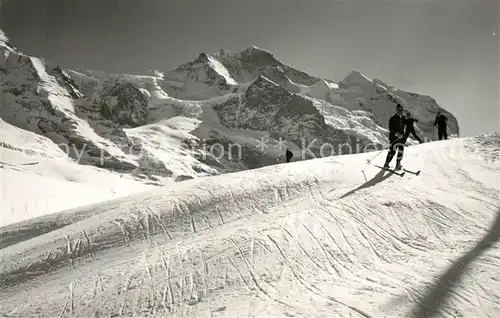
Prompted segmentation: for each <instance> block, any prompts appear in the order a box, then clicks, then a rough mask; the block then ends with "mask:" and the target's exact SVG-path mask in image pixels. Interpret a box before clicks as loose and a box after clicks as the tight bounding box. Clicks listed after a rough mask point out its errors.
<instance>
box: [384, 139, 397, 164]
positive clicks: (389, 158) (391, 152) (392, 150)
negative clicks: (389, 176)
mask: <svg viewBox="0 0 500 318" xmlns="http://www.w3.org/2000/svg"><path fill="white" fill-rule="evenodd" d="M389 141H390V142H391V144H390V145H389V152H388V153H387V157H386V158H385V166H387V165H389V162H391V161H392V158H393V157H394V155H395V154H396V148H395V145H394V143H395V141H394V140H390V139H389Z"/></svg>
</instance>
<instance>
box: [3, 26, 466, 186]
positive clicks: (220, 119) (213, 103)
mask: <svg viewBox="0 0 500 318" xmlns="http://www.w3.org/2000/svg"><path fill="white" fill-rule="evenodd" d="M1 34H2V35H3V40H1V42H0V50H2V51H3V54H1V56H2V57H3V59H0V72H2V74H4V75H5V76H3V79H0V96H1V97H2V99H1V103H0V107H1V109H2V116H1V118H2V119H3V120H5V121H6V122H8V123H10V124H13V125H15V126H17V127H19V128H22V129H26V130H28V131H32V132H34V133H37V134H40V135H43V136H46V137H48V138H49V139H51V140H52V141H53V142H54V143H55V144H59V145H63V146H64V145H65V146H66V149H74V150H73V151H72V152H71V153H68V155H69V157H72V158H73V159H76V160H78V162H79V163H81V164H91V165H97V166H100V167H105V168H107V169H111V170H115V171H118V172H120V173H128V174H133V175H140V174H146V175H147V176H148V178H153V179H155V180H156V179H158V178H163V179H165V178H167V179H170V178H173V179H176V178H178V177H180V176H189V177H198V176H207V175H214V174H218V173H226V172H231V171H239V170H245V169H248V168H255V167H261V166H265V165H269V164H276V163H278V162H282V160H283V159H282V158H283V153H284V149H281V148H282V147H284V146H286V147H288V148H289V149H292V151H294V153H296V158H297V159H310V158H312V157H314V156H319V155H322V152H321V149H322V148H320V147H321V146H325V145H326V146H329V145H330V144H331V146H332V147H337V148H340V147H341V146H342V144H345V145H347V146H348V147H350V149H351V151H354V152H357V151H359V150H354V147H353V146H354V144H357V145H358V146H360V147H361V148H365V147H366V146H367V145H369V144H371V145H372V146H375V148H377V147H378V148H382V147H383V145H384V144H385V143H386V142H387V128H386V127H387V123H388V119H389V117H390V116H392V114H393V113H394V108H395V105H396V104H397V103H401V104H403V106H405V107H406V108H407V109H409V110H411V111H412V112H413V114H414V116H415V118H417V119H419V123H418V124H417V127H416V130H417V133H419V134H420V135H423V136H424V137H427V138H428V139H432V137H433V133H434V127H433V125H432V120H433V116H434V115H435V112H436V111H437V110H441V111H443V112H444V113H445V114H446V115H449V118H450V123H451V126H456V129H454V131H455V132H458V123H457V122H456V119H455V118H454V117H453V115H452V114H450V113H449V112H447V111H446V110H444V109H442V108H441V107H440V106H439V105H437V103H436V101H435V100H433V99H432V98H431V97H428V96H425V95H418V94H414V93H407V92H404V91H401V90H398V89H397V88H395V87H391V86H388V85H387V84H385V83H384V82H383V81H381V80H371V79H369V78H368V77H367V76H365V75H363V74H362V73H360V72H359V71H357V70H353V71H352V72H351V73H350V74H349V75H348V76H346V78H345V79H344V80H343V81H340V82H333V81H331V80H328V79H322V78H318V77H315V76H311V75H309V74H307V73H305V72H303V71H300V70H297V69H295V68H293V67H292V66H288V65H286V64H284V63H282V62H281V61H279V60H278V59H277V58H276V57H275V56H274V54H272V53H271V52H270V51H268V50H265V49H262V48H259V47H256V46H250V47H248V48H245V49H243V50H242V51H240V52H236V53H232V52H229V51H227V50H220V51H219V52H214V53H200V54H199V55H198V57H197V58H196V59H194V60H193V61H191V62H187V63H184V64H182V65H180V66H179V67H177V68H175V69H173V70H170V71H165V72H163V71H156V70H153V71H151V72H150V75H134V74H114V73H109V74H108V73H105V72H101V71H96V70H84V69H73V70H71V69H62V68H61V67H60V66H59V65H58V64H56V63H53V62H50V61H46V60H44V59H41V58H37V57H31V56H28V55H25V54H23V53H22V52H20V51H19V50H17V49H16V48H14V47H13V46H12V45H10V44H9V45H7V44H6V43H7V41H8V38H7V36H6V35H5V34H4V33H3V32H2V33H1ZM165 125H166V126H165ZM140 127H148V128H147V129H146V128H144V129H142V130H141V129H139V128H140ZM149 138H153V140H155V141H154V142H152V140H149ZM264 139H266V140H268V141H270V142H272V143H275V144H279V140H282V139H285V140H286V142H285V143H284V144H280V146H279V147H267V148H265V147H260V146H261V144H262V140H264ZM259 140H261V141H260V142H259ZM311 143H313V146H312V147H311V148H310V150H309V149H306V150H307V151H305V150H304V147H305V146H306V145H309V144H311ZM230 144H233V145H234V144H239V146H241V147H242V148H243V149H244V152H245V155H244V156H243V157H241V156H240V157H238V158H234V157H232V159H229V158H228V157H230V156H232V154H231V151H228V149H225V148H227V146H228V145H230ZM409 144H415V141H414V140H410V142H409ZM215 145H220V146H224V145H225V146H226V147H222V148H224V149H223V150H222V152H221V153H219V154H214V153H211V150H209V149H207V146H208V147H209V148H210V149H213V148H214V147H215ZM261 148H262V149H261ZM264 148H265V149H264ZM372 149H373V147H372ZM330 154H331V155H332V154H335V155H336V154H340V152H339V151H337V152H331V153H330ZM80 155H81V156H80ZM297 159H296V160H297ZM184 178H185V177H182V178H181V179H184Z"/></svg>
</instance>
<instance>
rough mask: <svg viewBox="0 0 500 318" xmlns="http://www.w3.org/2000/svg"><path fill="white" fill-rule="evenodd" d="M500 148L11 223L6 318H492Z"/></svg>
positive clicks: (456, 147) (466, 149)
mask: <svg viewBox="0 0 500 318" xmlns="http://www.w3.org/2000/svg"><path fill="white" fill-rule="evenodd" d="M53 151H54V152H57V151H56V150H53ZM499 151H500V135H499V134H498V133H497V134H493V135H483V136H479V137H476V138H466V139H453V140H447V141H442V142H434V143H426V144H422V145H416V146H414V147H409V148H408V149H407V151H406V153H405V159H404V163H405V165H406V167H407V168H408V169H411V170H415V171H416V170H421V173H420V174H419V175H418V176H416V175H413V174H411V173H408V172H407V173H406V175H405V176H403V177H399V176H397V175H395V174H392V173H389V172H384V171H382V170H379V169H377V168H376V167H374V166H373V165H368V164H367V163H366V160H367V159H368V158H370V157H372V156H371V155H372V154H370V153H363V154H355V155H346V156H336V157H329V158H321V159H313V160H308V161H302V162H294V163H289V164H280V165H274V166H268V167H264V168H259V169H255V170H251V171H242V172H238V173H232V174H225V175H219V176H213V177H207V178H198V179H195V180H188V181H186V182H182V183H178V184H176V186H175V187H161V188H155V189H153V190H148V191H146V192H143V193H140V194H135V195H131V196H128V197H125V198H120V199H116V200H113V201H108V202H104V203H101V204H94V205H90V206H86V207H81V208H77V209H73V210H68V211H63V212H61V213H55V214H50V215H45V216H41V217H38V218H34V219H29V220H25V221H23V222H18V223H14V224H10V225H8V226H4V227H1V228H0V254H1V258H0V299H1V301H0V312H1V314H2V315H3V316H6V317H12V316H16V317H28V316H29V317H31V316H41V317H53V316H60V317H70V316H71V317H75V316H76V317H103V316H106V317H109V316H111V317H113V316H127V317H131V316H134V317H136V316H141V317H144V316H155V317H159V316H161V317H163V316H171V317H304V318H305V317H307V318H309V317H496V316H497V315H498V312H500V291H499V288H498V286H499V275H498V273H499V271H498V270H499V262H500V248H499V247H500V246H499V239H500V211H499V209H500V201H499V192H498V184H499V183H498V182H499V170H498V167H499V159H500V155H499ZM379 161H383V159H382V158H381V159H379ZM379 163H380V162H379ZM103 180H108V178H107V177H105V176H104V177H103ZM22 186H23V188H25V189H26V191H30V190H29V188H30V187H32V186H37V185H32V184H31V183H29V182H28V183H24V184H23V185H22ZM54 186H55V187H57V186H59V187H64V186H66V185H65V184H60V185H54ZM60 190H62V191H64V189H60ZM88 194H89V195H92V194H91V193H88ZM84 195H86V193H82V196H84Z"/></svg>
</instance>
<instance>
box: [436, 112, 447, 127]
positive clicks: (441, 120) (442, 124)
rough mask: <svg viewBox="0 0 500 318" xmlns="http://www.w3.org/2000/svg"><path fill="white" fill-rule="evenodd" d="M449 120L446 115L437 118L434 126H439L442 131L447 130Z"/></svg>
mask: <svg viewBox="0 0 500 318" xmlns="http://www.w3.org/2000/svg"><path fill="white" fill-rule="evenodd" d="M447 120H448V118H447V117H446V116H445V115H439V116H436V120H435V121H434V126H436V125H437V126H438V127H439V128H440V129H443V128H446V121H447Z"/></svg>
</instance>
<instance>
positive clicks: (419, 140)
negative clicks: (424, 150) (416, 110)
mask: <svg viewBox="0 0 500 318" xmlns="http://www.w3.org/2000/svg"><path fill="white" fill-rule="evenodd" d="M411 134H412V135H413V137H414V138H415V139H416V140H417V141H418V142H419V143H422V139H420V137H419V136H418V135H417V133H416V132H415V130H414V131H412V132H411Z"/></svg>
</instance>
